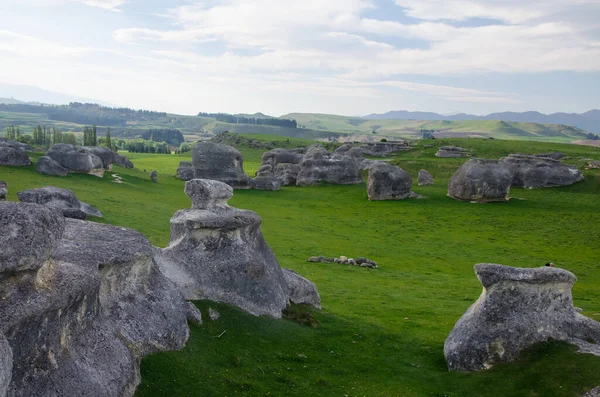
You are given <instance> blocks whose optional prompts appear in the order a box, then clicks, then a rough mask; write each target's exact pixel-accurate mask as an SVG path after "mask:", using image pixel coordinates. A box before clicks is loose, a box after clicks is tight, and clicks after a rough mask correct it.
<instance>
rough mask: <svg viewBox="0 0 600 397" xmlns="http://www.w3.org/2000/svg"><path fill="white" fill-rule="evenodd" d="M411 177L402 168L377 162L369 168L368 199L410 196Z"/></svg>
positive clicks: (390, 198) (398, 198)
mask: <svg viewBox="0 0 600 397" xmlns="http://www.w3.org/2000/svg"><path fill="white" fill-rule="evenodd" d="M411 188H412V178H411V177H410V175H408V174H407V173H406V172H405V171H404V170H403V169H402V168H400V167H397V166H395V165H392V164H388V163H384V162H379V163H376V164H373V165H372V166H371V168H370V169H369V179H368V181H367V194H368V196H369V200H403V199H406V198H408V197H409V196H410V192H411Z"/></svg>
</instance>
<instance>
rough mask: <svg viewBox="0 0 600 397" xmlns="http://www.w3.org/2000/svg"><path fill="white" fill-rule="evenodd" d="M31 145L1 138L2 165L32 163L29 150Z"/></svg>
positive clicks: (0, 162) (0, 163)
mask: <svg viewBox="0 0 600 397" xmlns="http://www.w3.org/2000/svg"><path fill="white" fill-rule="evenodd" d="M26 149H31V147H30V146H29V145H25V144H23V143H20V142H16V141H11V140H9V139H6V138H0V165H14V166H25V165H29V164H31V161H30V160H29V156H28V155H27V150H26Z"/></svg>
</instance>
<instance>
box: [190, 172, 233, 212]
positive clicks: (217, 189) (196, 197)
mask: <svg viewBox="0 0 600 397" xmlns="http://www.w3.org/2000/svg"><path fill="white" fill-rule="evenodd" d="M184 191H185V194H187V196H188V197H189V198H190V199H191V200H192V208H193V209H199V210H221V209H228V208H230V207H229V206H228V205H227V201H229V199H230V198H232V197H233V188H232V187H231V186H230V185H228V184H226V183H223V182H219V181H215V180H211V179H192V180H191V181H187V182H186V183H185V190H184Z"/></svg>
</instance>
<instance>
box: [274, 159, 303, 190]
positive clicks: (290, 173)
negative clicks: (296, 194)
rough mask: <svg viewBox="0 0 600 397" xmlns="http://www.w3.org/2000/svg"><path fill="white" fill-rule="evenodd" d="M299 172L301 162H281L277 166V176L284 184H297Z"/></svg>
mask: <svg viewBox="0 0 600 397" xmlns="http://www.w3.org/2000/svg"><path fill="white" fill-rule="evenodd" d="M299 173H300V165H299V164H292V163H279V164H277V165H276V166H275V178H277V179H279V181H280V182H281V185H282V186H290V185H291V186H294V185H296V181H297V180H298V174H299Z"/></svg>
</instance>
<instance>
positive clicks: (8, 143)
mask: <svg viewBox="0 0 600 397" xmlns="http://www.w3.org/2000/svg"><path fill="white" fill-rule="evenodd" d="M2 146H5V147H11V148H13V149H20V150H23V151H24V152H33V148H32V147H31V146H29V145H28V144H26V143H22V142H18V141H13V140H11V139H8V138H4V137H0V147H2Z"/></svg>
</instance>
